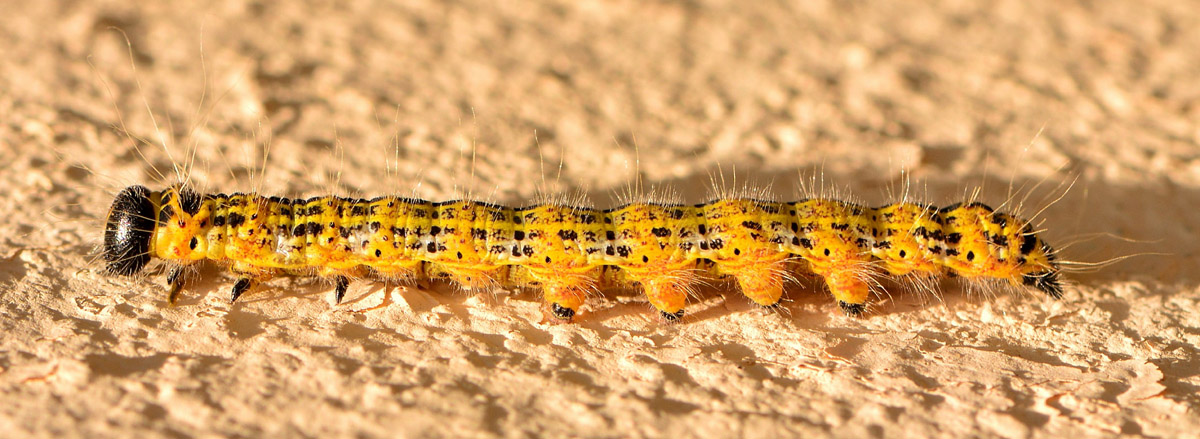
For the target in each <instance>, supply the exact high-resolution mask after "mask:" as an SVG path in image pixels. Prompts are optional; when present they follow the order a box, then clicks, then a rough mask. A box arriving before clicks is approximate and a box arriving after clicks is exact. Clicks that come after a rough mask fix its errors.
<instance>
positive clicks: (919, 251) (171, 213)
mask: <svg viewBox="0 0 1200 439" xmlns="http://www.w3.org/2000/svg"><path fill="white" fill-rule="evenodd" d="M101 256H102V257H103V259H104V262H105V267H106V269H107V271H108V272H110V273H113V274H116V275H125V276H128V275H134V274H137V273H139V272H141V271H142V270H143V269H144V268H145V267H146V266H147V264H149V263H150V262H151V261H152V260H154V259H158V260H163V261H167V262H169V263H171V265H170V269H169V270H168V272H167V276H166V283H167V292H168V302H169V303H172V304H173V303H175V301H176V299H177V297H178V296H179V294H180V293H181V291H183V290H184V288H185V285H186V284H187V283H188V282H189V281H190V278H191V277H193V276H194V274H193V273H194V270H189V267H191V266H192V265H193V264H195V263H198V262H201V261H205V260H208V261H212V262H216V263H219V264H223V265H226V266H228V267H229V269H230V270H231V271H232V273H233V274H234V276H236V278H237V280H236V282H235V283H234V285H233V287H232V289H231V292H230V300H231V301H237V300H238V298H239V297H240V296H242V294H243V293H245V292H246V291H247V290H248V289H249V288H250V287H251V286H253V285H255V284H257V283H260V282H263V281H266V280H268V279H271V278H272V277H274V276H277V275H281V274H289V275H298V276H319V277H321V278H324V279H328V280H331V281H332V283H333V284H334V285H335V292H334V294H335V303H341V301H342V299H343V298H344V296H345V294H346V291H347V288H348V287H349V285H350V282H351V279H359V278H364V277H376V278H385V279H394V280H402V281H410V282H411V281H416V280H421V279H447V280H450V281H452V282H453V283H455V284H457V285H459V286H462V287H464V288H495V287H501V286H511V287H533V288H540V289H541V292H542V295H543V296H544V300H545V302H546V307H547V308H546V309H547V311H548V315H550V316H551V318H552V320H553V321H556V322H564V323H565V322H571V321H572V319H574V318H575V317H576V314H577V313H578V312H579V311H580V307H581V306H582V305H583V304H584V301H585V299H586V297H587V296H588V295H590V294H594V293H596V292H598V291H600V290H601V289H603V288H606V287H609V286H621V287H640V288H641V290H642V291H643V293H644V294H645V296H646V299H648V301H649V302H650V304H651V305H652V306H653V307H654V308H655V309H656V310H657V311H658V312H659V314H660V315H661V317H662V318H663V319H664V320H666V321H667V322H674V321H678V320H679V319H680V318H681V317H682V316H683V314H684V306H685V303H686V301H687V298H688V296H689V294H690V293H691V292H692V291H693V289H694V288H695V287H696V285H697V284H698V283H701V282H705V281H706V279H710V278H714V277H715V278H730V279H732V280H733V281H735V283H736V284H737V286H738V288H739V289H740V291H741V293H742V294H743V295H745V296H746V297H748V298H749V299H750V300H751V301H753V302H754V303H755V304H757V305H759V306H763V307H775V306H777V305H778V304H779V303H780V300H781V298H782V296H783V291H784V286H785V283H786V282H787V281H788V280H789V279H791V278H793V276H794V274H795V273H799V272H806V273H811V274H813V275H815V276H818V277H820V278H821V279H823V280H824V284H825V286H826V287H827V289H828V291H829V293H830V294H831V295H832V296H833V298H834V299H835V300H836V301H837V304H838V305H839V307H840V309H841V310H842V311H843V312H844V313H845V314H846V315H849V316H861V315H862V314H863V313H864V311H865V309H866V305H867V302H868V299H869V297H870V295H871V292H872V291H874V290H877V289H878V288H882V287H880V286H879V283H878V281H877V279H878V278H880V277H885V276H893V277H901V278H909V279H916V280H936V279H938V278H941V277H944V276H957V277H961V278H965V279H967V280H978V281H989V280H998V281H1001V282H1003V283H1007V284H1011V285H1014V286H1018V287H1023V288H1032V289H1036V290H1040V291H1041V292H1044V293H1045V294H1047V295H1049V296H1050V297H1052V298H1056V299H1057V298H1060V297H1061V296H1062V295H1063V288H1062V284H1061V282H1060V278H1059V273H1060V268H1059V265H1058V263H1057V262H1056V260H1055V253H1054V250H1053V249H1052V247H1051V246H1050V245H1049V244H1047V243H1046V242H1045V241H1043V240H1042V239H1041V238H1040V237H1039V236H1038V234H1037V233H1036V232H1035V231H1034V229H1033V227H1032V226H1031V225H1030V224H1029V222H1028V221H1024V220H1021V219H1018V218H1016V217H1014V216H1012V215H1009V214H1007V213H1004V212H1000V211H996V210H994V209H992V208H990V207H988V206H987V205H984V204H982V203H978V202H969V203H959V204H954V205H950V206H946V207H941V208H938V207H936V206H931V205H926V204H919V203H910V202H899V203H893V204H888V205H885V206H880V207H865V206H861V205H857V204H854V203H851V202H846V201H839V200H836V199H828V198H810V199H804V200H800V201H794V202H773V201H764V200H759V199H753V198H738V197H728V198H718V199H715V200H712V201H709V202H707V203H701V204H694V205H683V204H667V203H651V202H634V203H629V204H625V205H621V206H618V207H614V208H610V209H596V208H589V207H580V206H571V205H566V204H559V203H542V204H534V205H529V206H523V207H509V206H503V205H497V204H492V203H486V202H480V201H472V200H465V199H464V200H454V201H445V202H431V201H427V200H422V199H416V198H407V197H395V196H385V197H378V198H373V199H355V198H344V197H337V196H323V197H315V198H307V199H290V198H283V197H267V196H262V195H259V194H255V193H235V194H220V193H211V194H199V193H196V192H194V191H192V190H190V189H189V188H187V187H185V186H184V185H181V184H176V185H171V186H169V187H167V188H165V189H164V190H161V191H151V190H150V189H148V188H146V187H144V186H139V185H134V186H129V187H126V188H125V189H123V190H122V191H120V193H119V194H118V195H117V196H116V198H115V199H114V201H113V203H112V207H111V208H110V209H109V212H108V215H107V220H106V225H105V230H104V239H103V246H102V250H101Z"/></svg>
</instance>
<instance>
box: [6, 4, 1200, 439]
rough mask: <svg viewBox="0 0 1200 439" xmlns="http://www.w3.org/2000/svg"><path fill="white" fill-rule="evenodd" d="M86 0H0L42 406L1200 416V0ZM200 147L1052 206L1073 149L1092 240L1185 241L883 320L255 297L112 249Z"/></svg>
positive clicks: (1061, 237)
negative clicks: (116, 201) (906, 187)
mask: <svg viewBox="0 0 1200 439" xmlns="http://www.w3.org/2000/svg"><path fill="white" fill-rule="evenodd" d="M60 3H61V4H56V3H55V2H27V3H26V4H23V5H21V6H18V5H16V4H12V5H9V6H8V7H7V8H8V11H6V13H5V14H4V15H3V17H0V46H2V47H4V50H3V55H0V90H3V92H0V115H2V116H3V117H2V118H0V163H3V164H4V165H3V166H2V167H0V187H2V188H3V190H2V191H0V209H2V211H3V212H5V215H3V216H2V217H0V285H2V286H0V288H2V293H0V334H3V335H2V337H3V338H2V339H0V389H2V394H3V397H2V398H3V403H2V404H0V431H5V432H6V433H5V434H6V436H8V437H14V436H13V435H14V434H16V435H37V436H43V437H46V436H52V435H53V436H57V437H105V436H126V433H129V432H132V431H143V432H152V435H155V436H158V435H165V436H171V437H221V436H226V437H229V436H232V437H262V436H265V435H272V436H278V435H280V434H286V435H289V436H306V437H330V436H331V435H332V436H343V435H345V436H350V435H357V436H359V437H387V436H396V435H399V436H426V435H428V436H465V437H492V436H503V437H532V436H537V435H544V436H564V435H574V436H599V437H680V436H690V435H697V434H703V435H706V436H735V435H741V436H745V437H780V436H781V434H786V435H792V434H796V433H803V434H805V435H806V436H805V437H820V436H826V435H833V436H846V437H867V436H876V437H891V438H898V437H929V436H953V437H962V436H963V435H964V434H965V435H967V436H968V437H969V436H971V434H972V433H973V434H977V435H981V436H1001V437H1074V438H1084V437H1098V436H1108V435H1111V434H1113V433H1125V434H1130V435H1145V436H1149V437H1182V436H1187V435H1195V434H1196V432H1197V431H1200V416H1198V415H1197V408H1198V406H1200V396H1197V395H1200V316H1198V315H1197V312H1196V311H1197V310H1198V309H1200V288H1198V286H1200V275H1197V270H1198V269H1200V255H1198V254H1197V250H1198V248H1200V242H1198V240H1197V236H1200V230H1197V226H1198V225H1200V213H1198V212H1197V210H1196V209H1195V206H1197V205H1200V125H1198V124H1197V121H1198V120H1200V78H1198V77H1197V76H1196V74H1195V72H1197V71H1200V51H1197V50H1196V48H1197V47H1200V31H1198V30H1197V29H1200V16H1198V13H1197V11H1196V9H1195V8H1189V7H1187V6H1183V5H1177V4H1176V3H1177V2H1171V1H1157V2H1156V1H1150V2H1145V1H1110V2H1100V3H1094V2H1051V3H1054V4H1053V5H1051V6H1036V4H1040V3H1039V2H1016V1H1000V2H967V1H963V2H958V1H946V2H939V4H937V5H936V6H929V5H925V3H929V2H913V3H915V4H907V3H896V2H890V1H879V2H872V1H866V2H835V1H827V2H821V1H814V2H794V3H799V4H797V5H788V4H786V2H785V3H784V4H768V3H767V2H752V4H753V5H752V6H749V5H740V4H741V3H743V2H726V3H722V2H717V1H711V2H710V1H699V2H633V1H627V2H621V1H613V2H599V1H592V2H588V1H583V2H575V1H563V2H560V3H539V4H531V3H527V2H492V1H478V2H469V1H468V2H451V3H449V4H443V3H442V2H437V1H425V0H418V1H413V2H405V3H407V4H406V5H404V6H394V5H386V4H374V3H369V2H353V3H352V4H350V5H348V6H343V5H342V2H313V4H311V5H308V6H305V7H303V8H300V7H291V8H278V7H276V6H271V5H272V4H274V2H263V3H250V4H240V3H239V2H233V1H230V2H217V3H216V4H214V5H211V6H200V4H204V3H210V2H196V4H186V3H185V2H172V3H177V4H174V5H172V6H169V7H167V6H159V5H155V4H150V5H146V6H138V5H129V4H127V3H129V2H60ZM148 3H154V2H148ZM34 4H39V5H40V6H31V5H34ZM984 4H986V5H987V6H982V5H984ZM14 8H15V10H14ZM114 27H115V28H119V29H121V30H123V31H124V32H125V33H127V34H128V38H129V40H130V41H131V42H132V47H131V48H130V47H127V46H126V43H125V39H124V38H123V37H122V35H121V34H120V33H118V32H116V31H114V30H112V28H114ZM131 59H132V60H133V62H131ZM134 66H136V71H135V69H134ZM135 80H140V86H139V85H138V83H137V82H136V81H135ZM147 103H148V107H149V108H150V109H152V110H153V111H154V115H155V121H156V122H157V124H158V126H159V127H160V128H161V129H160V130H157V131H156V130H155V128H154V126H155V125H154V121H152V120H151V118H150V117H149V113H148V112H147ZM122 121H124V123H125V124H126V125H127V126H128V130H129V132H130V133H131V134H132V135H134V136H138V137H143V138H146V139H148V140H149V141H151V142H153V143H161V141H163V140H165V141H166V142H167V143H169V144H171V145H172V147H171V149H170V150H171V151H172V156H170V157H169V156H168V155H167V154H165V153H164V152H163V150H162V149H161V148H155V147H149V148H144V149H143V151H142V152H143V153H144V157H143V156H141V155H139V153H138V152H137V151H136V150H135V149H134V148H133V142H131V141H130V139H129V138H128V137H127V136H125V135H124V134H122V133H120V132H118V131H116V130H114V129H113V125H120V124H121V123H122ZM1039 132H1040V134H1039ZM535 133H536V138H535ZM265 144H269V145H270V155H269V156H268V157H267V158H266V159H265V165H264V159H263V155H264V153H265V149H264V148H263V145H265ZM189 145H195V148H194V150H195V151H196V153H195V163H196V166H195V168H194V172H193V175H192V176H193V179H194V181H195V182H196V183H197V184H199V185H200V186H201V187H203V188H212V189H217V190H222V191H232V190H238V189H251V188H254V187H260V188H262V189H264V190H267V191H271V192H274V193H281V194H288V195H311V194H319V193H325V192H330V191H333V192H336V193H340V194H381V193H395V192H399V193H406V194H407V193H413V192H414V191H415V192H416V193H417V194H419V195H421V196H425V197H429V198H437V199H441V198H446V197H453V196H457V195H460V194H462V193H464V192H469V193H471V194H473V195H474V196H477V197H480V198H485V199H489V200H494V201H500V202H518V203H519V202H522V201H524V200H529V199H531V198H533V197H535V196H536V194H537V192H538V189H539V188H541V187H546V188H547V189H548V190H549V191H551V192H569V191H575V192H582V193H585V194H587V195H589V196H590V198H591V199H593V200H595V201H597V202H599V203H608V202H610V200H611V199H612V196H611V194H613V193H614V192H619V191H622V190H624V189H625V188H627V187H628V186H629V185H630V184H631V182H633V181H635V180H636V178H637V176H638V175H640V178H641V179H642V181H643V182H645V184H646V185H647V186H651V185H658V186H667V187H671V188H674V189H675V191H676V192H677V193H678V194H679V196H680V197H681V198H682V199H683V200H684V201H689V202H694V201H702V200H703V199H704V198H706V194H707V193H708V189H707V187H708V186H709V185H710V184H709V182H710V177H711V176H720V175H723V176H724V178H725V180H724V183H722V184H719V185H720V186H722V187H740V186H742V185H743V184H747V183H749V184H751V185H754V186H759V187H768V188H770V189H771V190H772V192H773V193H774V194H776V195H777V196H779V197H781V198H790V197H793V196H796V195H797V194H796V187H797V186H798V184H799V183H800V182H801V181H802V180H806V179H807V178H808V177H809V176H814V175H815V176H818V178H821V176H823V178H824V180H825V182H826V185H827V186H837V187H840V188H844V189H845V191H848V192H850V193H853V194H854V195H855V196H856V197H858V198H859V199H861V200H863V201H865V202H869V203H878V202H883V201H886V200H888V199H889V196H888V195H887V188H888V187H898V186H901V183H903V182H904V181H905V179H906V177H905V176H904V175H903V174H902V171H903V172H907V173H908V174H909V176H910V177H911V178H912V180H913V181H915V182H917V185H916V186H917V188H916V189H914V192H916V193H919V194H921V198H923V199H925V200H927V201H930V202H936V203H948V202H951V201H954V200H956V199H960V198H962V195H963V194H964V193H965V192H967V191H969V189H970V188H974V187H980V186H982V187H983V195H982V199H983V200H984V201H987V202H989V203H992V204H1000V203H1002V202H1003V201H1004V200H1005V199H1006V196H1007V192H1008V189H1009V188H1010V187H1014V188H1025V189H1026V191H1030V190H1031V189H1030V188H1032V187H1034V186H1037V185H1038V184H1039V183H1042V184H1041V186H1039V187H1037V189H1032V190H1031V191H1032V192H1033V196H1032V197H1031V198H1030V201H1029V203H1027V206H1026V209H1024V212H1025V213H1026V214H1033V213H1034V212H1036V211H1037V210H1039V209H1041V208H1042V207H1046V206H1047V205H1048V204H1049V202H1048V199H1047V198H1046V197H1050V198H1049V199H1053V198H1055V197H1056V196H1057V194H1061V193H1062V192H1063V191H1064V190H1065V188H1066V186H1067V185H1070V183H1071V182H1072V181H1075V184H1074V186H1073V187H1071V188H1070V190H1069V191H1066V195H1065V197H1063V198H1062V200H1061V201H1059V202H1057V203H1055V204H1053V205H1050V206H1049V208H1047V209H1046V210H1045V212H1044V213H1043V214H1042V215H1041V217H1040V218H1043V219H1044V223H1043V226H1044V227H1045V228H1046V229H1047V232H1046V236H1048V237H1049V238H1050V239H1051V240H1052V242H1055V243H1058V246H1059V247H1066V249H1065V250H1064V252H1063V253H1064V255H1065V257H1066V258H1067V259H1073V260H1083V261H1100V260H1104V259H1107V258H1111V257H1114V256H1121V255H1131V254H1138V253H1153V252H1158V253H1165V254H1163V255H1145V256H1139V257H1136V258H1133V259H1130V260H1126V261H1123V262H1120V263H1118V264H1115V265H1112V266H1109V267H1107V268H1104V269H1102V270H1100V271H1098V272H1094V273H1074V274H1070V275H1068V277H1069V278H1070V279H1071V280H1073V281H1074V282H1075V285H1073V286H1072V287H1071V288H1070V289H1069V290H1068V293H1067V296H1066V298H1065V299H1064V300H1062V301H1060V302H1053V301H1050V300H1048V299H1045V298H1043V297H1039V296H1034V295H1007V294H1006V295H1001V296H999V297H992V298H982V299H981V298H978V297H973V296H971V295H969V294H966V293H964V292H963V287H962V286H961V285H959V284H955V283H952V282H948V283H947V284H946V285H945V289H946V295H945V301H944V302H937V301H934V302H924V301H922V300H920V299H919V298H917V297H913V296H912V295H898V296H896V297H894V298H891V299H882V300H879V301H878V302H877V303H878V306H876V307H875V308H874V312H873V314H872V315H871V316H870V317H869V318H866V319H863V320H852V319H847V318H844V317H841V316H840V315H839V314H838V313H837V312H836V309H835V308H836V307H835V306H834V305H833V304H832V302H831V300H829V299H828V298H827V297H826V296H825V293H823V292H821V291H820V289H819V288H817V287H816V286H814V285H812V284H811V283H810V284H808V285H797V286H794V287H793V288H791V290H790V291H789V296H788V297H789V298H790V299H791V300H792V301H791V302H790V303H789V304H788V305H787V306H786V307H785V312H784V313H782V314H780V315H776V314H770V313H763V312H761V311H759V310H757V309H753V308H752V307H751V306H749V305H748V304H747V300H745V299H744V298H742V297H741V296H740V295H738V294H737V293H735V292H731V291H725V290H722V289H714V290H712V291H708V292H705V294H704V295H703V297H702V300H699V301H697V302H696V303H694V304H693V305H692V308H691V310H692V313H691V317H690V318H689V320H688V321H687V323H685V324H682V325H677V326H664V325H661V324H659V323H658V322H657V321H655V320H654V319H652V318H650V317H649V316H650V313H648V312H647V311H648V306H647V305H646V304H645V302H644V301H642V300H640V299H639V298H638V297H637V296H636V295H635V294H632V293H619V292H617V293H613V294H609V295H608V296H607V297H606V298H605V299H604V300H601V301H596V302H593V303H592V304H591V305H590V306H589V310H590V312H589V313H588V314H587V315H586V316H584V317H583V318H582V321H581V322H580V323H579V324H576V325H564V326H549V325H545V324H543V323H541V320H542V317H541V312H540V309H539V303H538V301H537V297H536V296H535V295H534V294H530V293H503V294H500V295H497V296H491V295H469V294H465V293H456V292H452V291H442V290H435V291H423V290H418V289H412V288H384V287H383V286H380V285H376V286H369V285H367V284H359V285H358V286H357V287H356V288H355V289H354V290H353V291H352V293H351V298H350V299H351V301H352V303H351V304H349V305H346V306H343V307H339V308H336V309H335V308H332V307H331V306H330V305H329V301H330V298H329V289H328V287H326V286H322V285H320V284H315V283H309V282H303V281H287V280H284V281H281V282H278V283H275V284H273V285H272V286H273V287H274V288H266V289H260V290H257V291H256V292H255V293H253V294H252V295H250V296H248V297H247V299H248V300H245V301H243V302H239V303H238V304H236V305H233V306H230V305H229V304H228V303H227V301H226V300H225V298H226V293H225V291H226V290H225V289H226V288H228V286H229V284H230V281H229V280H228V279H227V278H224V277H222V276H221V275H220V274H219V272H218V271H217V270H215V269H210V270H207V271H206V272H205V273H207V274H209V276H208V277H207V280H205V281H203V282H201V283H200V284H199V285H197V286H196V287H195V288H194V291H191V292H190V293H189V295H188V296H187V297H186V298H185V300H184V301H183V302H182V304H181V306H178V307H175V308H168V307H166V304H165V300H164V295H163V293H162V290H161V287H160V286H159V284H160V282H161V275H155V276H151V277H148V278H143V279H118V278H111V277H106V276H103V275H100V274H98V273H97V270H96V269H97V268H98V267H97V266H96V265H94V264H89V258H88V253H89V251H90V250H91V249H92V247H93V246H94V245H95V244H96V243H97V241H98V239H99V235H100V227H101V224H100V223H99V222H98V218H100V217H102V216H103V215H104V213H105V209H106V207H107V204H108V203H109V201H110V199H111V196H112V195H113V194H114V193H115V192H116V190H118V189H119V188H120V187H122V186H124V185H128V184H134V183H142V184H148V185H155V186H157V185H161V184H165V183H163V180H162V179H160V178H159V177H158V176H157V175H156V172H155V171H154V170H153V169H154V168H155V167H157V168H159V169H161V170H163V172H164V173H167V174H168V176H167V178H166V181H174V179H175V177H174V176H173V175H170V174H171V171H170V169H171V167H172V163H177V164H178V163H184V162H185V161H187V154H186V151H187V150H188V149H189V148H188V146H189ZM539 145H540V148H539ZM539 151H540V153H539ZM473 152H474V153H475V157H476V160H475V161H474V166H472V159H471V158H472V153H473ZM560 163H561V166H560ZM261 169H265V170H266V174H265V178H260V176H261V174H262V173H261V172H259V171H260V170H261ZM339 171H340V172H341V173H340V177H339V176H338V175H337V174H338V172H339ZM735 173H736V183H735V178H734V175H735ZM718 180H719V178H718ZM414 188H416V189H414ZM843 193H845V192H843ZM1104 234H1110V235H1117V236H1120V237H1123V238H1129V239H1133V240H1139V241H1141V242H1129V241H1124V240H1121V239H1116V238H1113V237H1111V236H1106V235H1104ZM1068 243H1073V245H1070V246H1067V245H1066V244H1068ZM387 296H390V303H389V302H385V300H384V298H385V297H387ZM380 304H383V305H385V306H382V307H377V305H380ZM373 307H376V308H375V309H370V308H373Z"/></svg>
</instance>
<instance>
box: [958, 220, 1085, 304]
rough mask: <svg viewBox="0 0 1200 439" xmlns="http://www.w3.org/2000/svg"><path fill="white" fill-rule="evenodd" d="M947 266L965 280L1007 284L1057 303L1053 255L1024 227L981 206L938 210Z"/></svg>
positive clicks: (1059, 293) (1059, 290)
mask: <svg viewBox="0 0 1200 439" xmlns="http://www.w3.org/2000/svg"><path fill="white" fill-rule="evenodd" d="M943 216H944V218H945V220H946V223H947V225H946V231H947V234H946V247H947V251H946V265H947V266H948V267H950V269H952V270H953V271H955V272H956V273H958V274H959V275H962V276H963V277H967V278H974V277H992V278H1000V279H1008V280H1009V281H1010V282H1012V283H1013V284H1017V285H1025V286H1030V287H1034V288H1037V289H1038V290H1041V291H1042V292H1044V293H1046V294H1047V295H1049V296H1051V297H1054V298H1056V299H1057V298H1060V297H1062V293H1063V290H1062V284H1061V282H1060V281H1059V278H1058V272H1059V271H1060V270H1059V267H1058V264H1057V263H1056V262H1055V260H1054V250H1053V249H1051V247H1050V245H1049V244H1047V243H1046V242H1045V241H1043V240H1042V239H1041V238H1039V237H1038V236H1037V234H1036V233H1034V230H1033V226H1031V225H1030V224H1029V223H1028V222H1026V221H1023V220H1020V219H1018V218H1015V217H1013V216H1011V215H1008V214H1006V213H1000V212H994V211H992V209H991V208H989V207H987V206H985V205H982V204H978V203H976V204H971V205H965V206H954V207H953V208H948V210H946V209H944V210H943Z"/></svg>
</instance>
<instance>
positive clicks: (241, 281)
mask: <svg viewBox="0 0 1200 439" xmlns="http://www.w3.org/2000/svg"><path fill="white" fill-rule="evenodd" d="M253 285H254V280H253V279H251V278H248V277H240V278H238V280H237V282H234V284H233V289H232V290H230V292H229V303H234V302H237V300H238V298H239V297H242V294H244V293H245V292H246V290H249V289H250V287H251V286H253Z"/></svg>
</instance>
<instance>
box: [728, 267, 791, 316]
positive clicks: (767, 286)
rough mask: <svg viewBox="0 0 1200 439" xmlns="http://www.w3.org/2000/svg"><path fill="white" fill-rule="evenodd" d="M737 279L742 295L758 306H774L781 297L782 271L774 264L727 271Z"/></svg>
mask: <svg viewBox="0 0 1200 439" xmlns="http://www.w3.org/2000/svg"><path fill="white" fill-rule="evenodd" d="M727 273H728V274H732V275H733V277H734V278H735V279H737V283H738V287H740V288H741V290H742V295H744V296H746V297H748V298H750V300H752V301H754V303H756V304H758V305H759V306H765V307H770V306H775V305H778V304H779V299H780V298H782V297H783V271H782V269H781V268H780V267H777V266H775V264H754V265H747V266H743V267H738V268H737V269H735V270H729V271H727Z"/></svg>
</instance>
